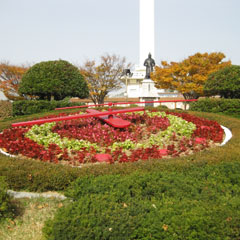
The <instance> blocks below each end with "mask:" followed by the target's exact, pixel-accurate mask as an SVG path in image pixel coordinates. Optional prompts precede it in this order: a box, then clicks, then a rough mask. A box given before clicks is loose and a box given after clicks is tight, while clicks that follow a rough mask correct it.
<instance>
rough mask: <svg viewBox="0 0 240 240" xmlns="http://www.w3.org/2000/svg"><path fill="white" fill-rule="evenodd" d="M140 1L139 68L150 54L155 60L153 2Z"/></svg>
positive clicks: (151, 0) (147, 0)
mask: <svg viewBox="0 0 240 240" xmlns="http://www.w3.org/2000/svg"><path fill="white" fill-rule="evenodd" d="M139 1H140V12H139V16H140V36H139V37H140V59H139V60H140V63H139V65H140V66H143V63H144V60H145V59H146V58H147V56H148V54H149V53H151V54H152V57H153V58H155V49H154V44H155V41H154V39H155V34H154V32H155V31H154V0H139Z"/></svg>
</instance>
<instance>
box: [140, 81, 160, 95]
mask: <svg viewBox="0 0 240 240" xmlns="http://www.w3.org/2000/svg"><path fill="white" fill-rule="evenodd" d="M140 97H141V98H157V97H158V92H157V88H155V86H154V82H153V81H152V80H151V79H144V80H143V81H142V92H141V94H140Z"/></svg>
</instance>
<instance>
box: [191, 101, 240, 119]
mask: <svg viewBox="0 0 240 240" xmlns="http://www.w3.org/2000/svg"><path fill="white" fill-rule="evenodd" d="M190 110H191V111H199V112H212V113H224V114H229V115H235V114H240V99H225V98H204V99H199V100H198V101H197V102H191V103H190Z"/></svg>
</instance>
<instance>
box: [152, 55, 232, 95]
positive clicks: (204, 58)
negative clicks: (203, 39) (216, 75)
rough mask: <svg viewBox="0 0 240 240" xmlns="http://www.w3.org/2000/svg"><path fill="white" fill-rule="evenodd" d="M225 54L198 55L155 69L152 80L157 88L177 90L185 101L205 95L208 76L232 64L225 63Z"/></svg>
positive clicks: (165, 63)
mask: <svg viewBox="0 0 240 240" xmlns="http://www.w3.org/2000/svg"><path fill="white" fill-rule="evenodd" d="M224 58H225V55H224V54H223V53H220V52H219V53H210V54H208V53H203V54H201V53H196V54H194V55H193V56H189V57H188V58H187V59H185V60H183V61H182V62H179V63H177V62H171V63H167V62H166V61H162V66H160V67H158V66H156V67H155V72H153V73H152V75H151V77H152V80H153V81H154V82H155V86H156V87H157V88H163V89H171V90H177V91H178V92H180V93H182V94H183V96H184V98H185V99H193V98H198V97H200V96H202V95H203V86H204V83H205V82H206V80H207V78H208V75H209V74H211V73H213V72H215V71H217V70H219V69H221V68H224V67H226V66H228V65H230V64H231V61H227V62H223V61H222V60H223V59H224Z"/></svg>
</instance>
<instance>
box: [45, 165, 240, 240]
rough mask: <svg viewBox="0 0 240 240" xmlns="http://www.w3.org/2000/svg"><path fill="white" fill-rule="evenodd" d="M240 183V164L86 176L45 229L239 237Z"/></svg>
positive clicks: (116, 238) (77, 234)
mask: <svg viewBox="0 0 240 240" xmlns="http://www.w3.org/2000/svg"><path fill="white" fill-rule="evenodd" d="M239 185H240V162H233V163H222V164H219V165H215V166H214V165H212V166H209V165H206V166H204V167H202V168H201V171H199V167H196V166H192V167H191V168H189V169H188V171H172V172H167V171H164V172H153V173H138V172H136V173H133V174H131V175H128V176H120V175H115V176H113V175H108V176H100V177H97V178H96V177H85V178H82V179H78V180H77V181H76V182H75V183H74V184H73V185H72V186H71V188H69V190H68V191H67V193H66V195H67V196H68V197H70V198H72V199H73V202H72V203H70V204H69V205H68V206H67V207H64V208H62V209H60V210H58V211H57V213H56V215H55V217H54V219H53V220H49V221H48V222H47V223H46V225H45V228H44V233H45V236H46V237H47V239H51V240H66V239H72V240H74V239H78V240H80V239H83V240H87V239H89V240H91V239H105V240H110V239H111V240H122V239H156V240H157V239H159V240H160V239H171V240H175V239H176V240H181V239H182V240H187V239H189V240H190V239H192V240H193V239H198V240H206V239H208V240H216V239H229V240H230V239H231V240H232V239H238V238H239V237H240V228H239V227H240V208H239V199H240V189H239Z"/></svg>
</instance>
